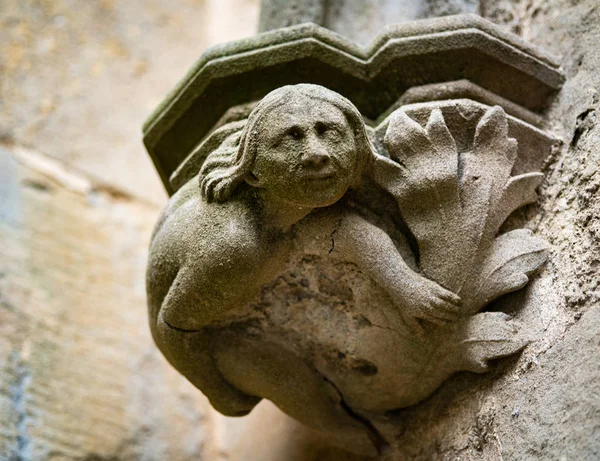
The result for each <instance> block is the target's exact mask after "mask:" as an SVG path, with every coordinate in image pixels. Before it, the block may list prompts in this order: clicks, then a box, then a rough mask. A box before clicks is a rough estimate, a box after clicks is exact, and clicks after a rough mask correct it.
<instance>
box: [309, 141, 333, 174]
mask: <svg viewBox="0 0 600 461" xmlns="http://www.w3.org/2000/svg"><path fill="white" fill-rule="evenodd" d="M330 162H331V157H330V156H329V154H328V153H327V150H326V149H325V148H324V146H321V145H320V143H319V142H314V141H313V142H312V143H311V145H310V146H309V149H308V152H306V155H304V157H303V158H302V167H303V168H306V169H311V170H318V169H321V168H324V167H326V166H327V165H329V163H330Z"/></svg>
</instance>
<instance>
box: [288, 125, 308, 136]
mask: <svg viewBox="0 0 600 461" xmlns="http://www.w3.org/2000/svg"><path fill="white" fill-rule="evenodd" d="M286 134H287V135H288V136H289V137H290V138H292V139H302V138H303V137H304V133H302V130H301V129H300V128H298V127H297V126H293V127H291V128H290V129H289V130H287V132H286Z"/></svg>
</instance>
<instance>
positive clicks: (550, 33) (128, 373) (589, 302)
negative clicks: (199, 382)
mask: <svg viewBox="0 0 600 461" xmlns="http://www.w3.org/2000/svg"><path fill="white" fill-rule="evenodd" d="M437 3H439V4H442V3H444V2H437ZM466 3H469V4H470V2H466ZM479 8H480V12H481V13H482V15H484V16H485V17H487V18H489V19H491V20H493V21H495V22H498V23H500V24H504V25H506V26H507V27H508V28H509V29H511V30H512V31H513V32H515V33H517V34H519V35H521V36H523V37H524V38H525V39H527V40H529V41H531V42H532V43H534V44H538V45H541V46H544V47H545V48H547V49H548V50H549V51H551V52H553V53H555V54H558V55H559V56H562V59H563V63H564V69H565V72H566V74H567V77H568V80H567V83H566V84H565V86H564V88H563V89H562V90H561V92H560V93H559V95H558V96H557V98H556V100H555V101H554V103H553V104H552V106H551V107H550V109H549V110H548V113H547V119H548V124H547V127H546V128H547V129H549V130H551V131H553V132H554V133H555V134H557V135H559V136H560V137H561V138H562V139H563V141H564V145H563V147H562V148H561V149H560V150H559V151H557V152H556V153H555V155H554V156H553V158H551V159H549V161H548V165H547V168H546V181H545V183H544V184H543V186H542V189H541V199H540V204H539V205H538V206H532V207H529V208H528V209H526V210H525V211H524V212H522V213H521V214H520V215H519V216H518V217H517V218H516V219H519V220H520V221H522V222H523V223H524V224H525V226H526V227H529V228H532V229H535V230H536V232H538V233H539V234H540V235H542V236H543V237H544V238H546V239H547V240H548V241H550V242H551V243H552V245H553V252H552V258H551V262H550V264H549V265H548V266H547V267H546V269H545V270H544V271H543V273H542V274H540V276H539V278H538V279H537V281H536V282H535V283H534V284H533V286H532V288H531V290H534V291H535V292H537V293H538V296H539V298H540V299H541V300H542V301H541V302H539V303H536V304H534V303H532V302H529V301H528V297H527V294H524V295H523V296H524V299H523V301H524V303H525V307H524V309H523V314H522V315H524V317H523V318H524V320H526V321H531V322H536V325H539V328H538V334H537V337H536V341H535V342H534V343H533V344H532V345H531V346H529V347H528V348H527V349H526V350H525V351H524V353H523V354H522V355H521V356H520V357H517V358H515V359H508V360H503V361H501V362H500V363H499V364H497V367H496V368H495V371H493V372H492V374H491V375H487V376H483V375H482V376H479V375H473V374H468V373H463V374H460V375H458V376H456V377H455V378H453V379H451V380H450V381H449V382H448V383H446V384H445V385H444V386H443V387H442V388H441V389H440V390H439V391H438V392H437V393H436V394H435V395H434V396H433V397H432V398H430V399H428V400H427V401H426V402H424V403H423V404H421V405H418V406H416V407H413V408H409V409H406V410H403V411H401V412H399V413H398V414H396V415H392V416H390V419H389V421H387V422H386V423H385V424H384V426H385V428H384V429H385V430H386V433H387V434H389V438H390V440H392V445H391V446H390V448H389V450H388V451H387V452H386V453H384V454H383V456H382V459H384V460H399V459H406V460H423V461H425V460H428V461H429V460H456V459H460V460H486V461H487V460H502V459H503V460H540V459H544V460H545V459H548V460H563V459H564V460H575V459H576V460H588V459H589V460H594V459H598V458H600V384H599V383H600V369H599V368H598V363H599V360H600V348H599V342H598V341H599V340H598V333H599V332H600V277H599V275H598V274H599V271H600V219H599V215H600V192H599V190H600V173H599V172H598V170H599V166H600V125H599V124H598V122H597V114H598V113H600V112H599V110H600V109H599V108H600V95H599V93H598V91H600V72H599V71H598V70H599V68H600V50H599V48H598V46H597V44H598V43H599V42H600V5H599V4H598V2H597V1H596V0H582V1H578V2H575V1H571V0H511V1H508V0H482V1H481V2H480V6H479ZM232 11H234V12H236V13H237V14H233V13H232ZM0 21H1V24H2V25H1V28H0V37H1V40H0V47H2V53H0V60H1V68H2V71H1V72H2V81H1V85H2V86H1V89H2V97H0V107H1V108H2V109H1V111H0V134H1V139H2V147H1V150H0V242H1V243H2V244H1V245H0V460H11V461H12V460H44V461H46V460H55V461H57V460H87V461H99V460H115V461H116V460H119V461H121V460H165V459H168V460H184V459H190V460H191V459H194V460H199V459H200V460H209V461H217V460H221V459H229V460H232V461H233V460H235V461H254V460H256V461H275V460H298V461H309V460H310V461H312V460H315V461H316V460H318V459H327V460H334V459H339V460H354V459H357V458H354V457H351V456H349V455H346V454H343V453H339V452H337V453H336V452H334V451H333V450H331V449H328V448H326V446H325V445H324V444H323V443H322V441H320V440H319V439H318V437H317V436H315V435H314V434H312V433H310V432H309V431H307V430H306V429H304V428H302V427H301V426H299V425H298V424H297V423H295V422H294V421H292V420H290V419H289V418H287V417H286V416H284V415H282V414H281V413H280V412H279V411H278V410H277V409H276V408H274V407H273V406H272V405H270V404H269V403H268V402H263V403H261V404H260V405H259V406H258V407H257V408H256V409H255V410H254V411H253V412H252V413H251V414H250V415H249V416H248V417H245V418H241V419H234V418H224V417H222V416H220V415H217V414H216V413H214V412H213V411H211V410H210V408H209V407H208V405H207V403H206V401H205V399H204V398H203V396H202V395H201V394H200V393H199V392H197V391H196V390H195V389H194V388H192V386H191V385H189V384H188V383H187V381H185V379H184V378H182V377H180V376H179V375H178V374H177V373H176V372H175V371H173V370H172V369H171V367H170V366H168V365H167V363H166V362H165V361H164V359H163V358H162V356H160V354H159V353H158V351H157V350H156V348H155V346H154V345H153V343H152V341H151V339H150V335H149V333H148V329H147V323H146V322H147V320H146V312H145V299H144V297H145V295H144V269H145V259H146V251H147V243H148V240H149V235H150V232H151V228H152V225H153V223H154V220H155V219H156V216H157V215H158V213H159V209H160V207H161V205H162V204H163V203H164V201H165V195H164V192H163V191H162V186H161V185H160V183H159V180H158V178H157V176H156V174H155V172H154V170H153V168H152V166H151V164H150V162H149V160H148V158H147V155H146V154H145V152H144V149H143V147H142V146H141V143H140V138H141V134H140V127H141V123H142V121H143V119H144V118H145V116H146V115H147V114H148V113H149V112H150V110H151V109H152V108H153V107H154V106H155V105H156V103H157V102H158V101H159V100H160V99H161V98H162V97H163V96H164V94H165V93H166V92H167V91H168V90H169V89H170V88H171V87H172V86H173V85H174V83H175V82H176V81H177V80H178V79H179V78H180V77H181V76H183V75H184V73H185V71H186V70H187V68H188V67H189V66H190V65H191V64H192V62H193V61H194V60H195V59H196V58H197V56H198V55H199V54H200V53H201V52H202V50H203V49H204V48H205V47H206V46H208V45H209V44H211V43H215V42H219V41H225V40H230V39H234V38H238V37H239V36H243V35H250V34H252V33H253V31H254V30H255V28H256V27H257V22H258V2H257V1H250V0H247V1H244V0H237V1H234V0H227V1H217V0H214V1H205V2H202V1H192V0H178V1H177V2H168V1H166V0H153V1H141V0H134V1H128V2H113V1H108V0H107V1H100V0H98V1H93V2H74V1H68V0H63V1H43V0H28V1H17V0H7V1H5V2H3V3H2V5H1V6H0Z"/></svg>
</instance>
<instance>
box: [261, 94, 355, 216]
mask: <svg viewBox="0 0 600 461" xmlns="http://www.w3.org/2000/svg"><path fill="white" fill-rule="evenodd" d="M263 117H264V118H263V120H262V123H261V128H262V130H261V132H260V134H259V135H258V146H257V153H256V159H255V163H254V168H253V169H252V174H253V176H254V178H252V183H253V184H254V185H256V186H257V187H261V188H264V189H267V190H268V191H269V192H270V193H271V195H272V196H274V197H276V198H279V199H281V200H283V201H285V202H289V203H291V204H294V205H298V206H305V207H313V208H316V207H324V206H329V205H332V204H333V203H335V202H337V201H338V200H339V199H340V198H341V197H342V196H343V195H344V194H345V193H346V191H347V190H348V188H349V187H350V185H351V184H352V182H353V180H354V177H355V174H356V165H357V161H358V158H357V149H356V143H355V140H354V133H353V132H352V128H351V127H350V125H349V124H348V121H347V120H346V117H345V116H344V114H343V113H342V112H341V111H340V110H339V109H338V108H337V107H335V106H334V105H332V104H330V103H328V102H325V101H321V100H319V99H313V98H309V97H307V96H301V97H299V98H297V99H295V100H294V101H293V102H291V103H288V104H282V105H280V106H278V107H275V108H273V109H271V110H269V112H268V113H266V114H265V115H264V116H263Z"/></svg>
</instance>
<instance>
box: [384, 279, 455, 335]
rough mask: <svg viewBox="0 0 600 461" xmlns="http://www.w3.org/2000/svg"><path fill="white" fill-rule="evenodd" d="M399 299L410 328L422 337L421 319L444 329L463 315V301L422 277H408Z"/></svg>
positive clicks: (404, 280) (403, 281) (399, 293)
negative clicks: (461, 307)
mask: <svg viewBox="0 0 600 461" xmlns="http://www.w3.org/2000/svg"><path fill="white" fill-rule="evenodd" d="M395 299H396V300H397V302H398V304H399V305H400V306H399V307H400V312H401V315H402V318H403V319H404V321H405V323H406V325H407V326H408V327H409V328H410V329H411V330H413V331H414V332H415V333H416V334H418V335H420V336H422V335H423V333H424V330H423V326H422V325H421V323H420V322H419V319H420V320H426V321H428V322H431V323H435V324H436V325H444V324H446V323H448V322H450V321H454V320H457V319H458V317H459V314H460V305H461V300H460V297H458V296H457V295H456V294H454V293H452V292H451V291H449V290H446V289H445V288H443V287H442V286H441V285H438V284H437V283H435V282H434V281H433V280H429V279H427V278H425V277H423V276H421V275H418V274H409V273H406V277H405V278H403V280H402V281H401V282H400V284H399V292H398V294H397V295H396V296H395Z"/></svg>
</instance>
